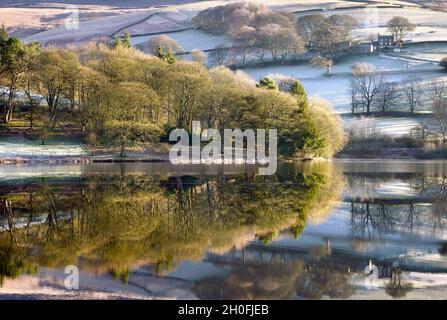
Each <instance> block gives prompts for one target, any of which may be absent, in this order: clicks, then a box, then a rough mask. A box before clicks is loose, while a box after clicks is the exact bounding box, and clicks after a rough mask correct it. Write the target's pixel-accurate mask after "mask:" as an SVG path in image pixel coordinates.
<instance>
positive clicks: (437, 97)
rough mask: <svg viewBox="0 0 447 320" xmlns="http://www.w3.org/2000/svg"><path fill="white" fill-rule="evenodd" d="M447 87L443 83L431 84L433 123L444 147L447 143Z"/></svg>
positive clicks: (435, 82)
mask: <svg viewBox="0 0 447 320" xmlns="http://www.w3.org/2000/svg"><path fill="white" fill-rule="evenodd" d="M446 92H447V89H446V86H445V84H444V83H443V82H440V81H433V82H432V84H431V99H432V110H433V121H434V124H435V131H436V135H437V136H438V137H439V138H440V139H441V141H442V144H443V145H444V144H445V143H446V141H447V99H446Z"/></svg>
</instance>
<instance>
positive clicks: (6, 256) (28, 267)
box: [0, 247, 38, 287]
mask: <svg viewBox="0 0 447 320" xmlns="http://www.w3.org/2000/svg"><path fill="white" fill-rule="evenodd" d="M37 271H38V267H37V265H35V264H32V263H27V262H26V260H25V259H24V256H23V255H22V253H21V251H20V250H18V249H17V248H12V247H8V248H4V247H1V248H0V287H1V286H2V285H3V281H4V279H5V278H11V279H15V278H17V277H19V276H20V275H21V274H24V273H25V274H36V273H37Z"/></svg>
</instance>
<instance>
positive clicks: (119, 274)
mask: <svg viewBox="0 0 447 320" xmlns="http://www.w3.org/2000/svg"><path fill="white" fill-rule="evenodd" d="M110 274H111V275H112V277H113V279H115V280H118V279H119V280H121V282H122V283H124V284H127V283H129V277H130V274H131V272H130V270H129V269H126V270H124V271H116V270H115V269H112V270H110Z"/></svg>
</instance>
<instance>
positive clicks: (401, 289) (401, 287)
mask: <svg viewBox="0 0 447 320" xmlns="http://www.w3.org/2000/svg"><path fill="white" fill-rule="evenodd" d="M401 276H402V269H401V268H396V269H394V270H393V271H392V275H391V280H390V282H389V283H388V285H387V286H386V288H385V292H386V293H388V294H389V295H390V296H391V297H393V298H394V299H396V298H403V297H405V296H406V295H407V293H408V292H410V291H411V290H413V284H412V283H411V282H408V281H402V279H401Z"/></svg>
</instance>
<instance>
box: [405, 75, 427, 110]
mask: <svg viewBox="0 0 447 320" xmlns="http://www.w3.org/2000/svg"><path fill="white" fill-rule="evenodd" d="M423 92H424V90H423V87H422V83H421V82H420V81H419V80H411V81H410V82H408V83H407V84H406V85H405V86H404V87H403V93H404V97H405V99H406V102H407V104H408V108H409V109H410V112H411V113H413V112H414V110H415V109H416V107H417V106H419V105H420V103H421V98H422V93H423Z"/></svg>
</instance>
